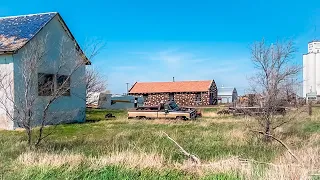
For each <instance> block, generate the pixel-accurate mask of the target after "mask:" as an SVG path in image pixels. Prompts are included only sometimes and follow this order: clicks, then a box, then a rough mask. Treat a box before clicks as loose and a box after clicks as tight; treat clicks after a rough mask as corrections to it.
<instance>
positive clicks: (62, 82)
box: [57, 75, 70, 96]
mask: <svg viewBox="0 0 320 180" xmlns="http://www.w3.org/2000/svg"><path fill="white" fill-rule="evenodd" d="M57 90H58V91H60V92H62V96H70V78H69V76H66V75H58V77H57Z"/></svg>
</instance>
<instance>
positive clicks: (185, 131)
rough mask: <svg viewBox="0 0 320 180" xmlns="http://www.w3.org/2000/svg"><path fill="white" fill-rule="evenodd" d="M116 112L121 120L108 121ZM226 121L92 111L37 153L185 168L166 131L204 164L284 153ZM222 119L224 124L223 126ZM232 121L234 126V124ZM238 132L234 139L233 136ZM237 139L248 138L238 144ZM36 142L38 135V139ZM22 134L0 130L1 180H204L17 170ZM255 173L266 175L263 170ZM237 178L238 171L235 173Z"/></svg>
mask: <svg viewBox="0 0 320 180" xmlns="http://www.w3.org/2000/svg"><path fill="white" fill-rule="evenodd" d="M107 113H112V114H113V115H115V116H116V117H117V118H115V119H113V120H105V118H104V116H105V114H107ZM223 118H225V117H223V116H221V117H220V116H219V117H214V118H200V119H198V120H196V121H165V120H163V121H162V120H160V121H157V120H155V121H154V120H135V119H132V120H128V119H127V118H126V111H123V110H101V109H88V110H87V119H88V120H92V121H94V123H82V124H65V125H58V126H57V127H55V128H54V127H53V126H51V127H46V128H45V133H47V132H49V131H53V132H54V133H53V134H52V135H51V136H49V137H48V138H47V139H45V141H43V142H42V144H41V146H40V147H39V148H38V151H39V152H49V153H52V154H60V153H64V152H68V153H72V154H81V155H84V156H85V157H95V158H99V157H103V156H108V155H110V154H114V153H118V152H127V151H130V152H137V153H141V152H142V153H147V154H149V153H155V154H159V155H160V154H161V155H163V157H164V160H165V164H169V163H175V162H176V163H182V162H183V161H184V160H185V159H186V158H185V157H184V156H183V155H182V154H181V152H180V151H179V149H178V148H177V147H176V145H175V144H174V143H173V142H171V141H170V140H169V139H168V138H166V137H165V136H163V134H162V132H166V133H167V134H169V135H170V136H171V137H172V138H173V139H175V140H176V141H177V142H178V143H179V144H180V145H181V146H182V147H183V148H184V149H185V150H187V151H188V152H190V153H192V154H195V155H197V156H198V157H199V158H200V159H201V161H202V162H210V161H215V160H218V159H224V158H229V157H230V156H238V157H242V158H245V159H254V160H257V161H261V162H271V161H273V160H274V159H275V158H276V157H277V156H279V155H281V154H282V153H283V152H284V151H285V149H284V148H283V147H282V146H281V145H280V144H278V143H272V144H266V143H264V142H262V141H261V140H260V139H259V138H258V136H256V137H255V136H250V135H248V136H245V135H247V134H242V132H243V131H245V128H246V127H245V123H244V122H245V121H243V119H241V117H235V118H233V117H228V121H226V122H224V121H223ZM220 120H221V121H220ZM233 120H234V121H233ZM285 128H286V131H285V132H284V134H285V133H287V134H285V135H287V136H288V137H289V136H291V135H297V134H298V135H297V136H299V137H300V136H301V137H303V138H307V137H309V136H310V134H313V133H319V132H320V131H319V129H320V123H319V122H317V121H310V122H309V121H301V122H296V123H295V124H292V125H291V126H288V127H285ZM232 133H235V134H234V135H230V134H232ZM239 136H245V139H244V140H242V141H241V142H239V141H240V140H239V139H237V138H239ZM34 137H35V135H34ZM27 149H28V148H27V146H26V135H25V133H24V132H23V131H0V160H1V161H0V177H1V178H2V177H4V178H2V179H115V178H117V179H199V178H200V177H198V176H196V175H194V174H191V173H186V172H185V171H184V172H182V171H179V170H174V169H171V170H169V169H166V168H164V169H162V170H154V169H138V168H132V169H128V167H126V168H124V167H120V166H107V167H104V168H101V169H95V170H93V169H90V168H87V167H84V166H80V167H77V168H75V169H70V168H69V167H65V168H61V167H60V168H52V167H41V168H40V167H38V168H30V167H23V168H19V167H17V164H16V159H17V157H19V156H20V155H21V154H23V153H25V152H27V151H28V150H27ZM257 171H259V172H261V174H262V173H263V168H260V169H258V170H257ZM233 173H234V172H233ZM1 178H0V179H1ZM201 178H203V179H241V175H239V174H237V173H235V174H232V173H231V174H210V175H208V176H204V177H201Z"/></svg>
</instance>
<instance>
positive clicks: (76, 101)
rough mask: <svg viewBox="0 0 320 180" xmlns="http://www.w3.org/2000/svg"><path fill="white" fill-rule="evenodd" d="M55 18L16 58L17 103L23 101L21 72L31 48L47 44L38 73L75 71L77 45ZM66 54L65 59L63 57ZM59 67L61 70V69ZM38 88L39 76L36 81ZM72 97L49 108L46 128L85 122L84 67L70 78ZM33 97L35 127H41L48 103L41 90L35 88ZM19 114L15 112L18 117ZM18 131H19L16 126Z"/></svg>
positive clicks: (60, 98)
mask: <svg viewBox="0 0 320 180" xmlns="http://www.w3.org/2000/svg"><path fill="white" fill-rule="evenodd" d="M59 21H60V19H59V18H58V16H56V17H55V18H54V19H52V20H51V21H50V22H49V23H48V24H47V25H46V26H45V27H44V28H43V29H42V30H41V31H40V32H39V33H38V34H37V35H36V36H35V37H34V38H33V39H32V40H31V41H30V42H29V43H28V44H27V45H25V46H24V47H23V48H22V49H20V50H19V51H18V53H17V54H15V55H14V82H15V86H16V87H17V88H16V89H15V99H16V100H18V99H21V98H23V95H24V89H25V86H24V83H23V81H22V80H23V78H22V76H23V74H22V72H21V70H20V69H22V68H23V61H24V60H27V58H26V54H27V53H28V49H31V50H32V48H34V47H32V45H36V46H37V45H38V46H39V43H42V42H43V41H44V40H46V43H44V46H45V48H46V50H47V52H46V56H45V57H43V62H42V63H41V65H40V66H39V68H38V69H37V72H36V73H47V74H55V73H56V72H59V74H62V75H69V74H70V72H71V71H73V70H74V69H75V65H76V64H77V62H76V60H79V58H78V57H77V56H76V54H75V53H73V52H75V48H76V47H75V44H74V42H73V40H72V39H71V38H70V36H69V35H68V34H67V32H66V31H65V29H64V28H63V27H62V26H61V23H60V22H59ZM62 54H63V57H61V55H62ZM60 65H61V66H62V67H60ZM33 83H35V84H38V78H37V76H36V77H35V79H34V82H33ZM70 87H71V88H70V91H71V95H70V96H62V97H59V98H58V99H57V100H56V101H55V102H54V103H52V104H51V105H50V108H49V115H48V120H46V124H49V125H50V124H59V123H64V122H68V123H69V122H84V121H85V110H86V101H85V100H86V85H85V66H84V65H83V66H81V67H79V68H77V70H76V71H75V72H73V74H72V75H71V78H70ZM31 91H32V92H31V93H32V94H34V96H36V97H37V98H36V103H35V104H36V107H34V110H33V112H32V113H33V118H34V119H35V120H34V124H33V125H34V126H36V125H38V124H39V123H40V121H41V118H42V115H43V109H44V107H45V104H46V103H47V102H48V99H49V98H48V97H47V96H38V86H33V87H32V90H31ZM16 106H17V107H23V104H16ZM18 115H19V114H18V113H17V111H16V110H15V116H18ZM15 127H18V125H17V124H15Z"/></svg>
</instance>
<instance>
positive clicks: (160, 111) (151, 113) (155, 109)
mask: <svg viewBox="0 0 320 180" xmlns="http://www.w3.org/2000/svg"><path fill="white" fill-rule="evenodd" d="M197 116H198V114H197V111H196V109H194V108H188V107H179V106H178V105H177V104H176V103H175V102H174V101H168V102H166V103H160V104H159V106H141V107H137V108H134V109H129V110H128V118H129V119H132V118H137V119H181V120H193V119H196V118H197Z"/></svg>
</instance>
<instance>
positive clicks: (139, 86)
mask: <svg viewBox="0 0 320 180" xmlns="http://www.w3.org/2000/svg"><path fill="white" fill-rule="evenodd" d="M212 83H214V81H213V80H209V81H177V82H136V83H135V84H134V85H133V87H132V88H131V89H130V91H129V94H147V93H148V94H150V93H170V92H206V91H209V88H210V86H211V85H212Z"/></svg>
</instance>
